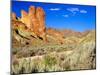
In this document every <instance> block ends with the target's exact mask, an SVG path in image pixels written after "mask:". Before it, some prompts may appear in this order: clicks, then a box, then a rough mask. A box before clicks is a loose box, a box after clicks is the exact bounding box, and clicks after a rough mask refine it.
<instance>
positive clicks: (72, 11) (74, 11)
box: [67, 8, 87, 15]
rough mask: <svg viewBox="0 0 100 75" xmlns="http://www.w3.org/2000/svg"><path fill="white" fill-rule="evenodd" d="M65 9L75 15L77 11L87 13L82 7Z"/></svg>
mask: <svg viewBox="0 0 100 75" xmlns="http://www.w3.org/2000/svg"><path fill="white" fill-rule="evenodd" d="M67 11H70V12H71V13H72V14H73V15H75V14H76V13H77V12H79V13H84V14H85V13H87V11H86V10H84V9H82V10H81V9H79V8H67Z"/></svg>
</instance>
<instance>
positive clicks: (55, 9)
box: [50, 8, 60, 11]
mask: <svg viewBox="0 0 100 75" xmlns="http://www.w3.org/2000/svg"><path fill="white" fill-rule="evenodd" d="M50 10H51V11H59V10H60V8H50Z"/></svg>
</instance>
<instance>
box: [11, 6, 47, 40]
mask: <svg viewBox="0 0 100 75" xmlns="http://www.w3.org/2000/svg"><path fill="white" fill-rule="evenodd" d="M16 18H17V16H16V14H15V13H12V21H16V23H19V24H17V25H19V26H18V27H19V28H20V23H21V22H22V23H23V24H24V25H25V27H27V31H29V32H33V33H34V34H35V35H36V36H37V37H38V38H41V39H42V40H44V41H46V26H45V12H44V10H43V8H41V7H37V8H36V7H35V6H30V7H29V11H28V12H26V11H24V10H21V18H19V19H16ZM14 23H15V22H13V25H16V24H14ZM20 29H22V28H20ZM18 30H19V29H18ZM24 31H25V32H26V30H25V29H23V32H24ZM36 36H35V37H36Z"/></svg>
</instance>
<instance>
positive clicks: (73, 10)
mask: <svg viewBox="0 0 100 75" xmlns="http://www.w3.org/2000/svg"><path fill="white" fill-rule="evenodd" d="M67 10H68V11H70V12H76V11H79V8H68V9H67Z"/></svg>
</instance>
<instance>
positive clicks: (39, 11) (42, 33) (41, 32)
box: [36, 7, 46, 41]
mask: <svg viewBox="0 0 100 75" xmlns="http://www.w3.org/2000/svg"><path fill="white" fill-rule="evenodd" d="M36 17H37V20H38V22H39V27H38V32H39V35H40V37H42V38H43V40H45V41H46V27H45V12H44V10H43V9H42V8H41V7H37V9H36Z"/></svg>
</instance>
